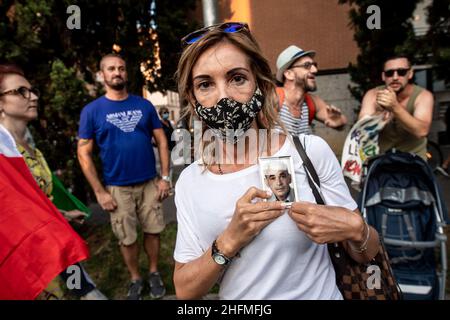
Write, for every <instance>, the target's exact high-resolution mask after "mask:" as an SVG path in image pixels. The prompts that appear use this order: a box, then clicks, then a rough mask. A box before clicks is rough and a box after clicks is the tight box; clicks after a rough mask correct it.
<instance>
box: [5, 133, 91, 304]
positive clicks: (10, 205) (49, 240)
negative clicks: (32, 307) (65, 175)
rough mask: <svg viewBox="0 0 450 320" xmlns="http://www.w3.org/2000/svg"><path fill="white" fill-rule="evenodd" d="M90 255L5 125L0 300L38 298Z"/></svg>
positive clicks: (83, 242)
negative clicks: (39, 182) (44, 188)
mask: <svg viewBox="0 0 450 320" xmlns="http://www.w3.org/2000/svg"><path fill="white" fill-rule="evenodd" d="M88 256H89V253H88V248H87V245H86V243H85V241H84V240H83V239H81V238H80V236H79V235H78V234H77V233H76V232H75V231H74V230H73V229H72V227H71V226H70V225H69V223H68V222H67V221H66V220H65V219H64V217H63V216H62V215H61V213H60V212H59V211H58V209H57V208H56V207H55V206H54V205H53V204H52V202H51V201H50V200H49V199H48V198H47V196H46V195H45V194H44V193H43V192H42V190H41V189H40V188H39V186H38V185H37V183H36V181H35V180H34V178H33V176H32V175H31V173H30V170H29V169H28V167H27V165H26V163H25V160H24V159H23V157H22V156H21V154H20V152H19V151H18V150H17V148H16V144H15V142H14V139H13V138H12V136H11V135H10V133H9V132H8V131H7V130H6V129H5V128H4V127H3V126H2V125H0V299H14V300H23V299H35V298H36V297H37V296H38V295H39V293H41V292H42V290H44V289H45V288H46V287H47V285H48V284H49V283H50V281H51V280H52V279H54V278H55V277H57V276H58V274H59V273H61V272H62V271H63V270H65V269H66V268H67V267H68V266H70V265H72V264H74V263H76V262H79V261H82V260H85V259H87V258H88Z"/></svg>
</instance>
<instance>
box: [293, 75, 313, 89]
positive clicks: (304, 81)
mask: <svg viewBox="0 0 450 320" xmlns="http://www.w3.org/2000/svg"><path fill="white" fill-rule="evenodd" d="M295 84H296V85H297V86H298V87H300V88H302V89H303V91H305V92H314V91H316V90H317V85H316V84H313V85H309V84H308V78H307V76H305V77H304V78H300V77H297V78H296V79H295Z"/></svg>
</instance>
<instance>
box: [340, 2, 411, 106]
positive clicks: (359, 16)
mask: <svg viewBox="0 0 450 320" xmlns="http://www.w3.org/2000/svg"><path fill="white" fill-rule="evenodd" d="M417 2H418V0H396V1H392V0H339V3H340V4H345V3H347V4H350V5H352V8H351V10H350V12H349V18H350V21H351V22H350V25H351V27H352V29H353V30H354V32H355V33H354V39H355V41H356V43H357V44H358V47H359V49H360V53H359V55H358V56H357V61H356V64H350V65H349V73H350V76H351V79H352V81H353V82H354V83H356V86H353V87H349V89H350V91H351V92H352V94H353V96H354V97H355V98H356V99H358V100H361V99H362V96H363V95H364V93H365V92H366V91H367V90H369V89H370V88H372V87H374V86H376V85H378V84H379V83H380V81H381V71H382V67H383V66H382V64H383V61H384V60H385V59H386V58H387V57H389V56H392V55H394V54H399V53H402V54H407V55H411V54H413V53H415V50H416V49H417V48H416V47H415V46H414V32H413V27H412V24H411V21H410V18H411V16H412V14H413V12H414V9H415V8H416V4H417ZM370 5H377V6H379V8H380V11H381V29H373V30H370V29H369V28H368V27H367V19H368V18H369V17H370V14H368V13H366V10H367V8H368V7H369V6H370Z"/></svg>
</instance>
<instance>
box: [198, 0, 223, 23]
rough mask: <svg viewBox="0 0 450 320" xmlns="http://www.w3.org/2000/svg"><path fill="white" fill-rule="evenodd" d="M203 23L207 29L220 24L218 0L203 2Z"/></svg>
mask: <svg viewBox="0 0 450 320" xmlns="http://www.w3.org/2000/svg"><path fill="white" fill-rule="evenodd" d="M202 6H203V23H204V26H205V27H208V26H211V25H213V24H216V23H219V17H218V10H217V0H202Z"/></svg>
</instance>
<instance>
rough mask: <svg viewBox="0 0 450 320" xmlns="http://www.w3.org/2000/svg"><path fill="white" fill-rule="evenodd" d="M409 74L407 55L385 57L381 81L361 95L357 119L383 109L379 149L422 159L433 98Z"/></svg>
mask: <svg viewBox="0 0 450 320" xmlns="http://www.w3.org/2000/svg"><path fill="white" fill-rule="evenodd" d="M413 74H414V72H413V70H412V68H411V62H410V61H409V59H408V58H407V57H405V56H393V57H391V58H388V59H386V60H385V62H384V65H383V72H382V73H381V78H382V80H383V81H384V85H383V86H380V87H376V88H373V89H371V90H369V91H368V92H367V93H366V94H365V95H364V98H363V101H362V106H361V111H360V113H359V119H361V118H362V117H364V116H366V115H375V114H379V113H384V115H385V119H388V120H389V122H388V123H387V124H386V126H385V127H384V128H383V129H382V130H381V132H380V136H379V146H380V153H384V152H386V151H387V150H390V149H392V148H395V149H397V150H399V151H403V152H412V153H415V154H417V155H419V156H420V157H422V158H423V159H424V160H426V145H427V138H426V137H427V135H428V132H429V130H430V125H431V121H432V117H433V105H434V98H433V94H432V93H431V92H430V91H428V90H426V89H424V88H421V87H419V86H417V85H415V84H413V83H411V80H412V78H413Z"/></svg>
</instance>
